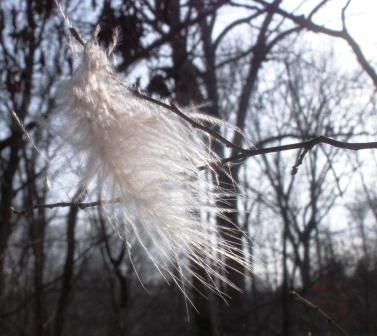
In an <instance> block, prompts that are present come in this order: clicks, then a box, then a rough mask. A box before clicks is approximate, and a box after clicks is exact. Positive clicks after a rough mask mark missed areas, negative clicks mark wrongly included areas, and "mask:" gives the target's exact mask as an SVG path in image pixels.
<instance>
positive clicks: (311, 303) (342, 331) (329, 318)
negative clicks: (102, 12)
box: [290, 291, 350, 336]
mask: <svg viewBox="0 0 377 336" xmlns="http://www.w3.org/2000/svg"><path fill="white" fill-rule="evenodd" d="M290 294H291V295H292V296H294V297H295V298H296V299H297V300H299V301H300V302H302V303H304V304H305V305H306V306H308V307H310V308H312V309H314V310H315V311H317V312H318V314H319V315H321V316H322V317H323V318H324V319H325V320H326V321H327V322H328V323H329V324H331V325H332V326H333V327H334V328H335V329H337V330H338V331H339V332H340V333H341V334H342V335H343V336H350V335H349V334H348V333H347V332H346V331H345V330H344V329H343V328H342V327H341V326H340V325H339V324H338V323H337V322H336V321H335V320H334V319H333V318H332V317H331V316H329V315H328V314H327V313H325V312H324V311H323V310H322V309H321V308H320V307H318V306H317V305H315V304H314V303H313V302H311V301H309V300H308V299H305V298H303V297H302V296H301V295H300V294H298V293H297V292H295V291H292V292H291V293H290Z"/></svg>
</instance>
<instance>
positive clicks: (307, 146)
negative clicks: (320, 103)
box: [11, 136, 377, 216]
mask: <svg viewBox="0 0 377 336" xmlns="http://www.w3.org/2000/svg"><path fill="white" fill-rule="evenodd" d="M320 143H325V144H328V145H331V146H333V147H337V148H342V149H348V150H355V151H357V150H362V149H377V142H343V141H338V140H334V139H331V138H327V137H325V136H319V137H317V138H313V139H312V140H308V141H303V142H296V143H292V144H288V145H282V146H274V147H268V148H260V149H250V150H244V152H245V153H241V154H237V155H234V156H231V157H228V158H225V159H222V160H221V161H220V162H219V163H218V164H219V165H222V164H225V163H229V162H240V161H243V160H245V159H246V158H248V157H252V156H257V155H263V154H268V153H276V152H284V151H287V150H293V149H303V152H302V153H300V154H299V155H298V158H297V160H296V163H295V165H294V166H293V167H292V173H293V172H294V173H296V172H297V168H298V167H299V166H300V165H301V164H302V161H303V159H304V157H305V155H306V154H307V153H308V152H309V151H310V150H311V149H312V148H313V147H314V146H316V145H318V144H320ZM207 168H209V167H208V166H202V167H199V169H200V170H203V169H207ZM118 202H120V199H119V198H116V199H112V200H98V201H95V202H87V203H84V202H78V203H75V202H57V203H51V204H35V205H33V206H32V207H30V208H28V209H15V208H13V207H12V208H11V210H12V212H13V213H15V214H18V215H23V216H28V215H30V214H31V213H32V212H33V210H35V209H41V208H47V209H53V208H65V207H69V206H72V205H76V206H77V207H79V208H80V209H86V208H90V207H95V206H98V205H102V204H113V203H118Z"/></svg>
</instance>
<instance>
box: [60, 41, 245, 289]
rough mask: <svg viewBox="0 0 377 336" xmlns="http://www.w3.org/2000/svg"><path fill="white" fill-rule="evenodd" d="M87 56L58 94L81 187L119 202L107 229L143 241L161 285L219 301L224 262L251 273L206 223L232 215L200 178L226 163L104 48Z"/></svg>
mask: <svg viewBox="0 0 377 336" xmlns="http://www.w3.org/2000/svg"><path fill="white" fill-rule="evenodd" d="M80 56H81V61H80V64H79V66H78V69H77V70H76V72H75V73H74V75H73V76H72V78H71V79H70V80H68V81H66V82H65V83H63V84H62V85H61V87H60V88H59V90H58V95H57V96H58V104H57V108H56V111H57V114H58V115H59V118H60V124H61V125H62V126H61V127H60V130H59V132H60V134H61V136H62V137H63V138H64V139H65V141H66V142H67V143H68V144H69V145H70V148H71V150H73V151H74V153H75V157H80V158H81V159H82V161H83V167H82V172H83V173H82V176H81V183H82V184H84V185H89V184H90V183H92V184H94V185H95V186H96V188H99V189H101V190H102V197H103V198H105V199H113V200H114V199H115V200H116V201H115V202H113V203H110V204H108V205H104V208H105V212H106V213H107V217H108V219H109V221H110V222H111V223H112V224H113V225H114V226H115V228H116V230H117V232H119V234H120V236H121V237H122V238H124V239H125V240H126V241H129V240H130V237H131V236H132V237H134V238H136V240H137V241H138V243H139V244H140V246H141V247H142V248H143V249H144V250H145V253H146V254H147V255H148V257H149V258H150V260H151V261H152V262H153V264H154V266H155V267H156V268H157V269H158V270H159V271H160V273H161V274H162V275H163V276H164V277H166V275H167V273H168V274H169V275H170V277H171V278H172V279H173V281H174V282H175V283H176V284H177V285H178V287H179V288H181V289H182V290H183V291H184V290H185V284H186V283H187V284H191V282H192V281H190V279H193V277H196V278H197V279H198V280H199V281H202V282H203V283H205V284H206V286H208V287H209V288H210V289H212V290H214V291H216V292H217V293H219V294H220V295H221V292H220V290H219V289H218V287H217V283H218V281H226V282H228V281H227V278H226V274H225V272H224V269H225V265H224V259H225V258H232V259H234V261H236V262H237V263H239V264H242V265H243V266H245V267H249V265H248V263H247V261H245V259H243V258H240V257H239V256H240V253H239V251H237V250H236V249H235V247H234V245H230V244H229V243H228V242H227V241H226V240H225V239H224V238H221V237H219V235H218V234H217V230H218V228H217V226H216V225H215V224H214V223H213V220H212V221H211V220H208V219H207V220H203V218H204V217H205V216H203V215H202V216H201V215H200V214H201V213H203V212H206V213H207V216H206V218H211V215H212V218H213V216H214V215H221V214H223V212H224V211H226V210H224V209H219V208H217V207H216V205H215V204H216V200H217V199H218V198H219V197H222V191H221V190H220V188H219V187H218V186H217V185H216V183H211V179H210V178H208V175H210V174H208V173H207V174H206V173H205V172H203V171H201V170H200V169H199V167H202V166H210V165H211V164H214V163H216V162H217V161H218V160H219V158H218V156H217V155H216V154H215V153H214V152H213V151H212V150H211V149H210V148H209V146H208V144H207V145H206V142H207V143H208V139H205V137H204V136H203V133H200V132H199V131H198V130H196V129H194V128H193V127H192V126H190V124H189V123H187V122H186V121H184V120H183V119H182V118H180V117H179V116H178V115H176V114H174V113H173V112H172V111H170V110H168V109H165V108H163V107H161V106H158V105H157V104H154V103H153V102H149V101H146V100H145V99H143V98H142V97H140V96H138V95H135V94H134V92H133V91H132V90H131V89H130V87H128V86H127V85H126V84H124V82H123V81H122V80H121V79H120V78H118V77H117V75H116V74H115V72H114V70H113V65H112V63H111V61H110V59H109V57H108V54H107V53H106V51H105V50H104V49H102V48H101V47H100V46H99V45H98V44H97V42H95V41H94V42H93V41H91V42H88V43H86V45H85V47H84V48H83V50H82V52H81V55H80ZM187 114H188V115H189V116H190V118H193V119H195V120H196V121H198V122H204V121H205V122H207V123H208V121H210V122H213V123H217V122H218V121H216V120H215V119H213V118H209V117H208V116H205V115H201V114H198V113H195V114H194V113H193V114H190V113H187ZM206 175H207V176H206ZM234 196H235V195H234ZM228 197H229V195H228ZM208 213H209V214H210V215H208ZM229 231H230V232H229V235H230V236H231V235H232V232H231V230H229ZM233 241H234V240H233ZM190 263H191V264H192V263H194V264H196V265H198V266H201V267H203V268H204V269H205V270H206V272H207V274H208V278H207V279H204V278H202V277H201V276H199V275H198V274H195V273H194V272H193V271H192V267H190Z"/></svg>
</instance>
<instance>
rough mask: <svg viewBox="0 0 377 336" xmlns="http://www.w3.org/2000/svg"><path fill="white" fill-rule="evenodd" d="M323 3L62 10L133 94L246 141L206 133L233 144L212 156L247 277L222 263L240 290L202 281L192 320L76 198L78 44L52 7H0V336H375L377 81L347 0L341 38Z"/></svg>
mask: <svg viewBox="0 0 377 336" xmlns="http://www.w3.org/2000/svg"><path fill="white" fill-rule="evenodd" d="M353 1H357V0H353ZM330 2H332V1H331V0H323V1H320V0H315V1H314V0H310V1H304V3H305V4H306V5H307V6H306V7H305V8H306V9H305V10H301V7H298V8H297V9H292V7H288V6H286V1H284V0H266V1H265V0H250V1H243V0H239V1H238V0H123V1H120V0H119V1H116V0H82V1H78V0H62V1H61V2H60V3H61V9H62V10H63V12H64V13H65V14H66V15H67V17H68V18H69V20H70V22H71V24H72V27H74V29H75V31H77V32H79V33H80V35H81V36H82V38H83V40H84V41H87V40H90V39H91V36H92V33H93V31H94V30H95V28H96V26H97V25H99V27H100V31H99V35H98V41H99V43H100V44H101V45H102V46H103V47H104V48H107V47H109V45H111V43H112V41H113V36H114V32H115V30H116V29H118V32H119V41H118V43H117V44H116V46H115V52H114V58H115V63H116V71H117V72H118V73H119V76H121V77H122V78H124V80H125V81H127V82H128V83H129V84H132V85H134V86H135V87H138V88H140V90H141V92H144V93H145V94H147V95H148V96H150V97H154V98H155V99H166V101H172V102H175V104H177V106H181V107H190V108H192V107H195V108H198V109H199V110H200V111H201V112H202V113H205V114H208V115H210V116H213V117H217V118H220V119H222V120H225V121H227V122H230V123H231V124H233V125H235V126H237V127H238V128H239V129H240V130H241V131H242V132H243V133H244V134H245V138H246V139H247V140H248V141H249V142H248V141H246V140H245V138H244V137H242V136H240V133H237V132H231V131H224V129H223V128H222V127H220V126H219V127H217V128H216V127H215V128H211V130H210V131H211V132H217V133H219V134H221V135H222V136H223V137H224V138H226V139H227V140H228V141H229V142H230V144H231V145H230V146H228V147H226V146H225V147H224V146H222V145H220V144H217V143H214V147H215V150H216V152H217V153H218V154H219V155H220V156H221V157H222V158H223V162H222V164H223V165H224V166H226V167H227V169H228V170H227V171H229V172H231V176H232V178H233V181H232V180H231V179H230V175H229V174H227V173H224V170H219V173H218V178H219V183H220V185H222V186H223V187H224V188H228V187H229V185H233V186H234V185H236V188H237V189H238V191H239V195H240V196H239V197H237V198H236V199H234V198H229V199H226V200H224V204H226V206H228V207H230V208H232V209H238V212H233V213H229V214H228V215H227V217H226V218H224V217H221V216H219V217H218V218H215V220H216V221H217V223H218V224H220V225H222V226H227V225H228V226H229V225H230V224H229V222H232V223H234V225H235V226H236V227H237V228H238V231H237V235H238V237H239V239H240V240H241V241H242V243H243V246H242V251H243V253H245V255H246V256H247V257H248V258H250V259H251V260H252V263H253V265H254V268H255V271H254V272H253V273H249V272H247V271H246V270H244V269H242V267H239V265H238V266H234V265H232V261H231V260H225V262H226V263H227V264H226V271H227V272H226V273H227V274H226V276H227V277H228V278H229V279H230V281H232V282H233V283H234V284H236V285H237V286H238V287H239V288H241V289H242V291H241V292H240V291H236V290H234V289H233V288H232V287H230V286H227V285H226V284H222V285H221V286H222V287H221V288H222V290H223V291H224V292H225V293H227V294H228V295H229V296H230V297H231V300H229V301H228V302H227V303H225V302H224V300H222V299H221V298H220V297H219V296H218V295H215V294H214V293H212V292H211V291H210V290H209V289H208V288H206V287H205V286H203V284H202V283H201V282H199V281H197V279H195V278H193V279H192V281H193V283H194V286H196V287H197V289H199V291H200V292H201V293H204V294H205V295H200V294H199V291H196V290H189V291H188V292H187V295H188V297H189V298H190V300H191V301H192V303H193V305H194V306H195V308H194V307H193V305H191V304H187V300H186V302H185V297H184V295H182V293H181V292H180V291H179V290H178V288H177V287H176V286H175V285H174V283H170V284H167V283H166V282H165V281H163V280H162V279H161V277H159V274H158V272H156V270H155V269H154V267H153V265H152V264H151V262H150V261H149V260H148V258H146V257H145V255H144V254H143V253H142V251H140V253H136V255H135V256H134V263H135V265H134V266H135V268H134V267H133V265H132V264H131V263H130V259H129V257H128V254H127V250H126V247H125V243H124V241H122V240H121V239H119V237H118V236H117V234H116V232H115V231H114V229H113V227H112V226H111V225H109V224H108V223H106V221H105V220H104V219H103V216H102V214H101V211H100V209H99V207H98V206H96V205H95V204H94V205H93V204H91V205H90V206H89V205H88V206H86V205H85V204H86V203H85V202H89V200H83V203H82V204H77V203H75V202H72V199H70V198H69V196H68V195H74V194H75V193H78V192H79V191H78V190H77V188H78V186H76V185H75V184H72V185H67V184H69V182H68V183H67V180H66V177H65V176H67V175H66V174H67V172H69V170H70V169H71V168H72V167H71V166H70V163H69V162H65V161H64V158H60V159H56V156H59V154H58V153H59V145H58V139H56V137H54V134H53V133H52V132H50V131H49V127H48V120H49V115H50V114H51V113H52V111H53V110H54V108H55V106H56V91H57V87H58V86H59V84H60V83H61V82H62V81H63V80H66V79H68V78H70V77H71V75H72V73H73V72H74V71H75V68H76V66H77V59H75V56H74V55H73V54H72V51H71V49H70V46H69V41H70V39H75V37H74V36H73V35H72V30H71V31H70V30H69V27H68V26H67V22H66V21H65V20H64V18H63V17H62V13H61V12H60V10H59V9H58V7H57V4H56V2H55V1H54V0H2V1H0V69H1V72H0V77H1V80H0V90H1V94H0V335H1V336H3V335H4V336H16V335H17V336H64V335H69V336H76V335H77V336H78V335H87V336H107V335H108V336H128V335H129V336H139V335H153V336H158V335H164V336H168V335H182V336H184V335H197V336H226V335H229V336H230V335H232V336H241V335H242V336H246V335H253V336H270V335H271V336H275V335H276V336H296V335H297V336H299V335H300V336H301V335H308V336H309V335H354V336H367V335H370V336H372V335H377V319H376V316H377V192H376V190H377V189H376V182H377V180H376V177H377V174H376V171H375V167H376V162H377V155H376V154H377V143H375V142H374V141H376V139H377V137H376V132H377V131H376V130H377V128H376V126H377V119H376V112H377V110H376V89H377V73H376V72H375V67H374V63H373V60H370V59H368V57H367V56H365V54H364V51H363V49H362V48H361V47H360V45H359V43H358V41H357V40H356V39H354V37H353V36H352V34H351V33H350V31H349V29H348V25H347V23H348V21H347V11H348V10H349V7H350V6H351V5H352V1H348V2H347V1H343V2H342V1H339V3H341V6H340V7H339V10H338V11H337V12H336V13H334V14H333V15H334V16H335V17H334V18H333V19H334V20H338V22H339V23H340V24H339V27H338V28H329V27H328V26H325V25H322V24H319V23H317V22H322V21H321V20H318V18H320V17H321V16H322V15H325V14H323V13H326V8H327V5H328V3H330ZM372 33H373V32H371V34H372ZM313 41H314V42H313ZM338 43H340V44H342V45H343V47H346V48H347V50H348V53H349V55H350V58H351V59H352V61H353V64H352V65H350V66H345V65H344V64H343V63H342V60H341V58H342V57H339V53H337V50H336V48H337V47H336V46H337V44H338ZM319 45H321V47H319ZM14 113H15V114H16V115H17V116H18V118H19V119H20V122H19V121H17V120H16V119H15V117H14ZM20 124H22V125H23V126H24V129H22V128H21V127H20ZM67 127H69V125H67ZM250 146H251V147H250ZM35 147H37V149H38V150H36V149H35ZM229 163H233V164H231V165H228V164H229ZM49 181H52V182H53V183H52V187H51V186H50V183H49ZM68 181H69V179H68ZM57 202H65V203H61V204H59V203H57ZM218 234H219V235H224V232H222V231H221V230H219V233H218ZM246 236H247V237H246ZM193 267H195V266H193ZM135 269H137V271H138V274H136V272H135ZM194 271H195V272H197V273H198V274H202V275H203V277H205V276H206V275H205V274H203V270H202V269H200V268H196V269H195V270H194ZM139 276H140V278H141V280H142V282H143V285H144V287H143V286H142V284H141V282H140V280H139ZM196 309H197V311H198V312H199V313H198V312H197V311H196ZM322 313H323V314H322Z"/></svg>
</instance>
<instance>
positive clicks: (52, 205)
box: [11, 198, 120, 216]
mask: <svg viewBox="0 0 377 336" xmlns="http://www.w3.org/2000/svg"><path fill="white" fill-rule="evenodd" d="M119 202H120V198H115V199H112V200H98V201H94V202H78V203H75V202H56V203H49V204H34V205H33V206H31V207H30V208H27V209H16V208H13V207H11V210H12V212H13V213H15V214H17V215H21V216H29V215H31V214H32V212H33V210H36V209H54V208H68V207H70V206H77V207H78V208H80V209H86V208H92V207H96V206H99V205H105V204H113V203H119Z"/></svg>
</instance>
